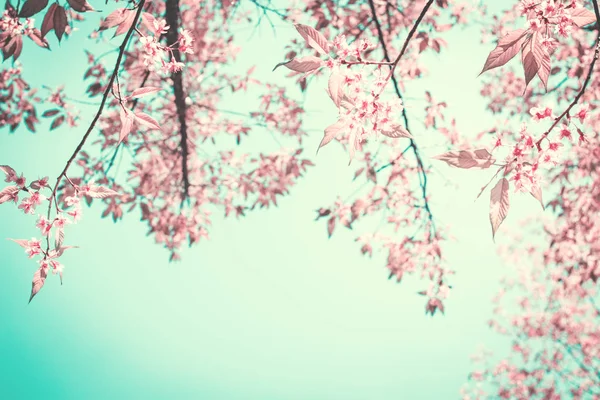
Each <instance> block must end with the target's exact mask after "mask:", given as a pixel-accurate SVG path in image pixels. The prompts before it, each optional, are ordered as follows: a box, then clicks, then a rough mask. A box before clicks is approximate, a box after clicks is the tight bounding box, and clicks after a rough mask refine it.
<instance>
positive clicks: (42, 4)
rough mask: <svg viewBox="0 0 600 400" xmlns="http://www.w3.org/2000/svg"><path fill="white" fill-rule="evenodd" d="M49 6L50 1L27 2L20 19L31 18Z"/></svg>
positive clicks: (36, 0)
mask: <svg viewBox="0 0 600 400" xmlns="http://www.w3.org/2000/svg"><path fill="white" fill-rule="evenodd" d="M47 5H48V0H27V1H26V2H25V3H24V4H23V7H21V11H20V12H19V17H20V18H29V17H32V16H34V15H35V14H37V13H39V12H40V11H42V10H43V9H44V8H46V6H47Z"/></svg>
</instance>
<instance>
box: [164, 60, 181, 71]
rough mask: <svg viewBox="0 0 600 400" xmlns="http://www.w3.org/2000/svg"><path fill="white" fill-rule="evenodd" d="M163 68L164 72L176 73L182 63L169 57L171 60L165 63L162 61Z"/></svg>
mask: <svg viewBox="0 0 600 400" xmlns="http://www.w3.org/2000/svg"><path fill="white" fill-rule="evenodd" d="M163 69H164V70H165V72H170V73H177V72H180V71H181V70H182V69H183V63H182V62H179V61H176V60H175V59H174V58H171V61H169V62H168V63H165V62H164V61H163Z"/></svg>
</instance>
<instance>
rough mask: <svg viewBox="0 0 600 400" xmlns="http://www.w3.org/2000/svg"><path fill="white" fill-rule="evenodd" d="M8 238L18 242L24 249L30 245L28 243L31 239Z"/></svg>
mask: <svg viewBox="0 0 600 400" xmlns="http://www.w3.org/2000/svg"><path fill="white" fill-rule="evenodd" d="M8 240H12V241H13V242H15V243H16V244H18V245H19V246H21V247H22V248H24V249H26V248H27V247H28V243H29V240H27V239H11V238H9V239H8Z"/></svg>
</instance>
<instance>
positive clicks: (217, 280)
mask: <svg viewBox="0 0 600 400" xmlns="http://www.w3.org/2000/svg"><path fill="white" fill-rule="evenodd" d="M94 21H96V22H97V17H96V16H92V17H91V18H90V23H89V26H93V24H94ZM87 26H88V25H81V27H82V31H80V32H76V33H75V34H73V35H72V37H71V38H69V40H66V41H64V42H63V43H62V44H61V45H60V46H59V45H58V43H56V42H55V41H54V42H52V45H53V51H52V52H51V53H50V52H42V51H37V50H33V51H32V48H33V47H34V46H33V45H32V44H31V43H27V45H26V48H25V49H24V50H25V51H24V56H23V59H24V60H23V64H24V65H25V70H26V72H25V76H26V78H27V79H28V80H29V81H30V82H31V83H32V85H34V86H35V85H39V84H47V85H49V86H55V85H58V84H61V83H64V84H66V87H67V90H68V93H70V94H71V95H72V96H73V97H76V98H80V99H83V98H84V94H83V92H84V86H83V85H82V83H81V77H82V75H83V72H84V69H85V66H86V65H85V63H86V59H85V55H84V53H83V51H82V48H81V44H82V43H84V42H85V35H86V34H87V31H86V29H87V28H86V27H87ZM276 28H277V30H276V36H273V33H272V31H271V30H270V28H269V27H268V25H264V26H262V27H260V28H259V29H258V30H256V31H253V30H252V29H238V31H239V32H237V34H238V37H237V40H238V44H240V45H241V46H243V51H242V53H241V55H240V58H239V60H238V61H237V62H236V64H235V66H234V67H235V68H240V70H241V71H245V70H246V69H247V67H248V66H249V65H251V64H257V63H258V70H257V73H258V74H259V77H260V78H261V79H263V80H269V81H272V82H273V83H276V84H281V85H288V86H289V87H290V88H292V91H293V93H295V94H296V95H299V91H298V89H297V88H296V87H295V86H294V85H293V82H292V80H290V79H287V78H285V77H284V75H285V73H283V72H282V71H280V70H278V71H277V72H276V73H272V72H271V69H272V66H273V65H275V64H276V63H278V62H280V61H281V60H282V57H283V55H284V54H285V53H284V51H283V46H284V45H285V43H286V42H287V40H289V38H291V37H293V35H294V30H293V27H291V26H289V25H285V24H283V23H281V22H278V23H276ZM444 37H445V39H446V40H447V42H448V43H449V47H448V49H446V50H445V51H444V52H442V54H441V55H435V56H434V55H428V56H426V57H427V59H428V61H427V62H426V63H425V65H426V67H427V69H428V74H429V77H427V78H426V79H423V80H421V81H419V82H415V83H413V82H408V83H407V90H406V93H407V108H408V110H409V117H410V118H411V123H412V126H413V132H414V134H415V136H416V138H417V142H418V143H419V144H420V145H421V147H422V148H423V152H424V156H425V157H426V158H427V159H430V157H431V156H433V155H436V154H438V153H440V152H443V151H445V150H446V147H444V141H443V139H442V138H441V136H440V134H439V133H436V132H435V131H432V130H430V131H426V130H425V129H424V127H423V125H422V124H421V123H420V122H419V121H420V120H422V114H420V113H422V111H421V110H420V109H421V108H422V107H421V106H422V105H423V104H424V90H431V91H432V93H433V95H434V98H435V99H436V100H439V101H441V100H444V101H446V102H448V104H449V105H450V107H449V109H448V110H447V111H446V114H447V116H448V120H449V119H450V116H454V117H456V119H457V121H458V127H459V130H460V132H461V134H463V135H465V136H467V137H473V136H474V135H475V134H476V133H477V132H479V131H480V130H483V129H484V128H486V127H488V126H490V125H491V124H493V122H494V120H493V119H492V118H491V117H490V116H489V114H487V113H486V112H485V103H484V100H483V99H482V98H481V97H480V95H479V90H480V87H481V83H482V80H481V78H477V75H478V73H479V71H480V68H481V65H482V64H483V61H484V60H485V57H486V56H487V53H488V52H489V51H490V45H481V44H480V43H479V42H480V34H479V28H478V27H475V28H472V29H468V30H462V31H453V32H451V33H449V34H447V35H445V36H444ZM115 43H117V42H115ZM111 63H112V61H111ZM5 65H6V63H5ZM278 72H280V73H278ZM323 87H324V82H323V81H321V82H316V84H314V85H313V86H312V88H311V89H310V90H309V92H308V94H307V96H306V108H307V109H308V111H309V112H308V113H307V116H306V119H305V122H306V128H307V129H309V131H310V136H309V137H308V139H307V140H306V143H305V147H306V151H307V152H308V153H309V154H314V153H313V152H314V150H313V149H316V148H317V146H318V143H319V142H320V140H321V137H322V129H323V128H324V127H325V126H327V125H328V124H330V123H331V122H333V121H334V120H335V109H334V108H333V106H332V105H331V104H329V103H330V100H328V99H327V96H326V94H325V93H324V90H323ZM254 99H255V96H254V97H253V93H249V94H248V95H247V97H245V98H242V99H238V100H237V101H239V102H244V101H245V102H252V101H254ZM235 104H236V103H232V105H233V107H234V105H235ZM81 107H82V108H81V109H82V117H83V120H84V121H89V119H90V118H91V114H92V111H93V107H85V106H81ZM230 107H232V106H230ZM83 125H85V124H82V126H80V127H79V128H76V129H68V128H62V129H60V130H57V131H52V132H50V131H48V126H47V125H45V126H44V127H43V128H41V129H40V131H39V132H38V133H37V134H35V135H32V134H30V133H28V132H27V131H26V130H24V129H21V130H19V131H17V132H16V133H15V134H14V135H9V134H7V133H5V134H2V135H0V163H2V164H9V165H11V166H12V167H13V168H15V169H16V170H17V171H18V172H23V173H25V176H26V177H28V178H29V179H34V178H35V177H38V176H40V177H41V176H44V175H49V176H51V177H53V176H56V175H57V174H58V173H59V171H60V169H61V168H62V166H63V165H64V161H65V160H66V159H67V158H68V156H69V155H70V154H71V152H72V151H73V149H74V147H75V146H76V144H77V142H78V141H79V138H80V137H81V135H82V129H83ZM251 140H254V141H255V143H257V145H261V143H263V141H265V143H266V141H268V142H269V144H268V146H273V143H272V139H271V138H270V135H268V133H267V132H261V131H257V132H256V133H254V134H251ZM265 145H266V144H265ZM315 161H316V164H317V165H316V167H314V168H312V169H310V170H309V172H308V174H307V175H306V176H305V178H304V179H302V180H301V181H300V183H299V184H298V185H297V186H296V187H294V188H293V190H292V193H291V195H290V196H287V197H285V198H282V199H281V201H280V202H279V207H278V208H274V209H270V210H265V211H256V212H252V213H249V214H248V216H247V217H246V218H243V219H240V220H237V221H236V220H235V219H228V220H223V219H222V218H221V217H220V216H218V215H215V219H214V224H213V228H212V229H211V231H210V235H211V239H210V241H205V242H202V243H201V244H200V245H199V246H196V247H194V248H192V249H189V250H184V251H183V261H182V262H180V263H172V264H169V263H168V254H167V253H166V251H165V250H163V249H162V248H161V247H159V246H158V245H155V244H154V243H153V239H152V238H151V237H146V236H145V233H146V229H147V228H146V226H145V225H144V224H143V223H141V222H139V218H138V217H139V214H138V212H137V210H136V212H134V213H132V214H128V215H126V216H125V218H124V220H123V221H121V222H119V223H118V224H113V223H112V221H110V220H108V219H100V218H99V215H100V213H101V210H102V209H101V208H100V207H99V206H97V205H96V206H93V207H92V208H91V209H85V210H84V217H83V220H82V221H81V222H80V223H79V224H78V225H75V226H70V227H69V228H68V230H67V236H66V237H67V244H77V245H79V246H80V247H81V248H80V249H77V250H72V251H70V252H68V253H67V254H65V256H64V258H63V261H64V264H65V266H66V270H65V278H64V285H62V286H61V285H60V283H59V280H58V279H57V277H55V276H50V277H49V279H47V281H46V285H45V286H44V288H43V291H42V292H41V293H40V294H39V295H38V296H37V297H36V298H35V299H34V301H32V303H31V304H29V305H28V304H27V300H28V298H29V292H30V288H31V276H32V274H33V272H34V270H35V266H36V264H35V263H34V262H33V261H32V260H28V259H27V258H26V256H25V255H24V254H23V251H22V249H21V248H20V247H19V246H17V245H15V244H14V243H12V242H9V241H7V240H1V241H0V252H1V254H2V257H1V267H2V278H1V279H0V318H1V319H0V398H5V399H33V398H44V399H55V398H56V399H109V398H110V399H138V398H140V399H141V398H143V399H165V398H175V399H188V398H194V399H264V400H266V399H286V400H287V399H290V400H291V399H454V398H458V396H459V395H458V390H459V388H460V386H461V385H462V384H463V383H464V382H465V381H466V378H467V375H468V373H469V371H470V368H471V363H470V360H469V355H470V354H471V353H473V352H474V351H475V350H476V348H477V346H478V345H479V344H482V343H485V344H486V345H487V346H488V347H490V348H492V349H495V350H498V351H499V352H502V350H503V349H504V348H505V346H506V343H505V341H504V340H503V339H501V338H498V337H497V336H496V335H494V334H493V333H492V332H491V331H490V330H489V329H488V328H487V325H486V321H487V320H488V319H489V318H490V316H491V309H492V306H491V304H490V299H491V297H492V296H493V295H494V293H495V291H496V289H497V288H498V281H499V278H500V276H502V274H503V272H504V271H505V268H506V266H505V265H503V264H502V262H501V261H500V259H499V257H498V256H497V255H496V246H498V245H499V244H503V243H507V242H508V241H509V238H508V236H509V233H510V230H511V229H514V228H511V226H512V227H514V226H515V222H516V221H518V220H519V218H520V217H522V216H524V215H529V216H535V215H537V214H538V213H539V214H540V215H541V210H540V207H539V204H537V203H536V202H535V200H533V199H530V198H528V197H525V196H517V197H514V199H515V200H514V201H512V200H511V201H512V204H511V207H512V209H511V214H510V215H509V217H508V220H507V222H505V225H504V226H503V228H502V229H501V231H500V234H499V235H498V236H499V237H498V238H497V243H496V244H494V243H493V242H492V238H491V232H490V227H489V220H488V196H489V195H488V194H485V195H484V196H483V198H481V199H480V200H478V201H477V202H474V199H475V196H476V194H477V193H478V191H479V188H480V187H481V186H482V185H483V184H484V183H486V182H487V181H488V180H489V177H490V173H489V171H457V170H452V169H450V168H448V167H446V166H445V165H442V164H441V163H439V162H437V161H433V162H434V163H436V164H435V170H434V173H433V174H432V175H431V181H430V190H431V193H432V200H433V204H432V207H433V211H434V213H435V216H436V218H438V220H439V221H440V224H441V225H443V224H445V225H448V226H450V227H451V234H452V235H453V236H454V239H453V240H452V241H449V242H448V243H447V244H446V246H445V248H444V252H445V254H446V257H447V259H448V262H449V263H450V265H452V266H453V267H454V268H455V270H456V271H457V275H456V276H455V277H454V278H453V279H452V284H453V286H454V289H453V290H452V292H451V296H450V299H449V300H448V301H447V305H446V307H447V312H446V315H445V316H441V315H436V316H435V317H434V318H431V317H426V316H425V315H424V298H423V297H420V296H417V295H416V292H417V291H419V290H422V289H423V288H424V287H426V285H427V283H424V282H423V281H420V280H419V279H418V278H417V277H411V278H407V279H405V280H404V281H403V282H402V284H400V285H398V284H396V283H394V281H390V280H388V279H387V271H386V269H385V268H384V265H385V263H384V259H385V257H384V255H383V254H376V255H374V257H373V259H369V258H366V257H363V256H361V254H360V252H359V247H357V245H356V244H355V243H354V238H355V236H356V235H357V234H356V232H352V231H347V230H339V231H338V232H336V234H335V235H334V236H333V238H332V239H330V240H327V236H326V228H325V224H324V223H322V222H319V223H316V222H314V216H315V213H314V210H315V209H316V208H318V207H320V206H324V205H326V204H329V203H330V202H332V201H333V200H334V199H335V197H336V196H337V195H342V196H345V195H347V194H349V193H351V192H352V190H353V188H354V186H352V183H351V178H352V176H353V174H354V169H353V168H348V167H347V155H346V153H345V152H344V150H343V149H341V147H339V146H338V147H336V146H335V145H334V144H332V145H330V146H328V147H327V148H325V149H323V150H322V151H321V152H320V153H319V156H318V157H316V158H315ZM0 221H2V222H1V223H0V237H6V238H8V237H11V238H30V237H32V236H34V235H36V234H37V231H36V228H35V226H34V225H35V222H34V221H35V220H34V218H33V217H31V216H25V215H23V214H22V213H19V212H16V208H15V207H14V206H11V205H6V204H5V205H2V206H1V207H0Z"/></svg>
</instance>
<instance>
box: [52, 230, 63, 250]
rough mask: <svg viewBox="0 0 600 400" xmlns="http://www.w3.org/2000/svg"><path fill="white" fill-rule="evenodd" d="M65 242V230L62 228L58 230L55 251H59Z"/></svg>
mask: <svg viewBox="0 0 600 400" xmlns="http://www.w3.org/2000/svg"><path fill="white" fill-rule="evenodd" d="M64 241H65V230H64V229H62V228H58V229H57V230H56V237H55V238H54V249H55V250H57V251H58V249H60V248H61V246H62V244H63V242H64Z"/></svg>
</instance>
